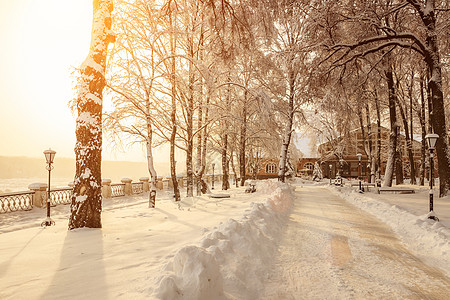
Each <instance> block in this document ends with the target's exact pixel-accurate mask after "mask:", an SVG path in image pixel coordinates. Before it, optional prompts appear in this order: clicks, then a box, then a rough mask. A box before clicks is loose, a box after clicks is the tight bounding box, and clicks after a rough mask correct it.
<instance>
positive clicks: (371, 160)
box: [366, 101, 376, 183]
mask: <svg viewBox="0 0 450 300" xmlns="http://www.w3.org/2000/svg"><path fill="white" fill-rule="evenodd" d="M366 119H367V141H368V150H366V152H367V157H368V158H369V165H370V176H369V180H368V182H369V183H371V182H375V169H376V167H375V159H374V157H373V151H372V149H373V148H372V147H373V137H372V124H371V123H370V114H369V102H368V101H367V102H366Z"/></svg>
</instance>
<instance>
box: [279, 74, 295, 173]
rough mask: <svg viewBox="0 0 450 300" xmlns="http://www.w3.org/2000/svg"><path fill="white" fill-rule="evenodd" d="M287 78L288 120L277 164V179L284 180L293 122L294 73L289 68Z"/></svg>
mask: <svg viewBox="0 0 450 300" xmlns="http://www.w3.org/2000/svg"><path fill="white" fill-rule="evenodd" d="M288 79H289V108H288V109H289V111H288V120H287V124H286V127H285V132H284V137H283V144H282V146H281V153H280V163H279V166H278V181H281V182H285V179H286V169H287V158H288V151H289V144H290V142H291V135H292V125H293V122H294V92H295V73H294V70H290V71H289V74H288Z"/></svg>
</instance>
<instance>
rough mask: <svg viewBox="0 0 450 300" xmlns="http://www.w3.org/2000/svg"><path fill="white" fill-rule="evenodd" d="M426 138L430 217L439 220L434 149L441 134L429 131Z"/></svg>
mask: <svg viewBox="0 0 450 300" xmlns="http://www.w3.org/2000/svg"><path fill="white" fill-rule="evenodd" d="M425 138H426V139H427V144H428V149H429V150H430V213H429V214H428V219H432V220H435V221H439V218H438V217H436V215H435V214H434V211H433V171H434V164H433V157H434V149H435V147H436V141H437V139H438V138H439V135H437V134H435V133H429V134H427V135H426V136H425Z"/></svg>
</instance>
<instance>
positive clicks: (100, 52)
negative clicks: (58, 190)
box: [69, 0, 115, 229]
mask: <svg viewBox="0 0 450 300" xmlns="http://www.w3.org/2000/svg"><path fill="white" fill-rule="evenodd" d="M112 10H113V2H112V0H94V1H93V22H92V35H91V45H90V51H89V54H88V56H87V58H86V59H85V61H84V62H83V64H82V65H81V70H80V72H81V77H80V82H79V85H78V96H77V102H76V106H77V111H78V117H77V120H76V131H75V133H76V138H77V142H76V145H75V156H76V171H75V179H74V188H73V195H72V199H71V200H72V202H71V206H70V210H71V215H70V219H69V229H75V228H82V227H90V228H101V227H102V223H101V211H102V191H101V161H102V157H101V153H102V152H101V151H102V105H103V89H104V87H105V66H106V55H107V49H108V44H109V43H111V42H114V40H115V37H114V34H113V33H112V32H111V12H112Z"/></svg>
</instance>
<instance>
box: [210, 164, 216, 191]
mask: <svg viewBox="0 0 450 300" xmlns="http://www.w3.org/2000/svg"><path fill="white" fill-rule="evenodd" d="M215 165H216V164H215V163H212V169H213V170H212V171H213V178H212V186H211V189H212V190H213V189H214V167H215Z"/></svg>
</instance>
